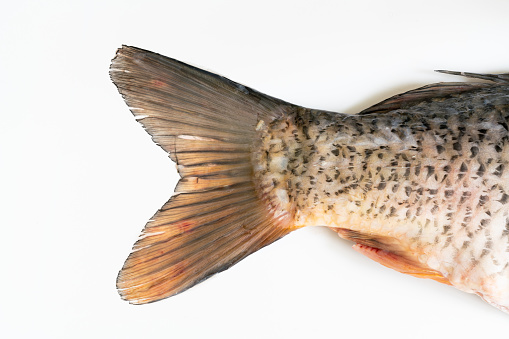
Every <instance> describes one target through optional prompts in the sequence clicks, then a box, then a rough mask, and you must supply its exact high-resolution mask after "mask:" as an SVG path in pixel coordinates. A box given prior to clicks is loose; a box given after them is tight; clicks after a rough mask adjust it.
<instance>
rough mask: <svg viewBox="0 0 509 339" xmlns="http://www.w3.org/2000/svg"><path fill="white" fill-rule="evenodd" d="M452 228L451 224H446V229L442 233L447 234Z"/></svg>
mask: <svg viewBox="0 0 509 339" xmlns="http://www.w3.org/2000/svg"><path fill="white" fill-rule="evenodd" d="M450 229H451V225H444V231H443V232H442V234H446V233H447V232H449V230H450Z"/></svg>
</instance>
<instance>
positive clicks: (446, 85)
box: [359, 72, 492, 115]
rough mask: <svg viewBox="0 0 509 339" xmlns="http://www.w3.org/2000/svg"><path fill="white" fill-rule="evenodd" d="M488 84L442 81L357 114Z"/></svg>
mask: <svg viewBox="0 0 509 339" xmlns="http://www.w3.org/2000/svg"><path fill="white" fill-rule="evenodd" d="M444 73H445V72H444ZM490 86H492V85H491V84H486V83H468V82H443V83H437V84H431V85H426V86H423V87H419V88H417V89H413V90H411V91H408V92H405V93H401V94H397V95H395V96H392V97H390V98H388V99H385V100H383V101H382V102H379V103H378V104H376V105H373V106H371V107H368V108H366V109H365V110H363V111H361V112H360V113H359V115H363V114H372V113H376V114H380V113H387V112H391V111H394V110H397V109H407V108H409V107H412V106H415V105H417V104H419V103H420V102H423V101H425V100H427V99H436V98H443V97H447V96H449V95H453V94H459V93H463V92H468V91H472V90H476V89H480V88H485V87H490Z"/></svg>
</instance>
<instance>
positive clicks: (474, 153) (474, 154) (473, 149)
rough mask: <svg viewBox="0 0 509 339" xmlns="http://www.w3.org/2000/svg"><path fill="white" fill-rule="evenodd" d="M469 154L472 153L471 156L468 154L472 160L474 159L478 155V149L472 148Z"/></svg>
mask: <svg viewBox="0 0 509 339" xmlns="http://www.w3.org/2000/svg"><path fill="white" fill-rule="evenodd" d="M470 152H472V154H470V157H471V158H473V157H475V156H476V155H477V154H479V147H477V146H472V147H471V148H470Z"/></svg>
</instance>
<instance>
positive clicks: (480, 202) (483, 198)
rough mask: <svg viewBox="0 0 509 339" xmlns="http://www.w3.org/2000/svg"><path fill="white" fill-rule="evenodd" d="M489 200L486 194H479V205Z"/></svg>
mask: <svg viewBox="0 0 509 339" xmlns="http://www.w3.org/2000/svg"><path fill="white" fill-rule="evenodd" d="M488 200H489V197H488V196H487V195H481V197H480V198H479V205H480V206H482V205H484V204H485V203H486V202H488Z"/></svg>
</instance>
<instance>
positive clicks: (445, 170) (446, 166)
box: [444, 165, 451, 173]
mask: <svg viewBox="0 0 509 339" xmlns="http://www.w3.org/2000/svg"><path fill="white" fill-rule="evenodd" d="M450 171H451V166H449V165H445V166H444V172H446V173H449V172H450Z"/></svg>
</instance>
